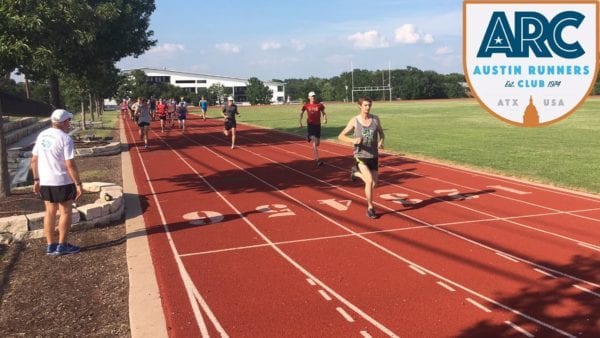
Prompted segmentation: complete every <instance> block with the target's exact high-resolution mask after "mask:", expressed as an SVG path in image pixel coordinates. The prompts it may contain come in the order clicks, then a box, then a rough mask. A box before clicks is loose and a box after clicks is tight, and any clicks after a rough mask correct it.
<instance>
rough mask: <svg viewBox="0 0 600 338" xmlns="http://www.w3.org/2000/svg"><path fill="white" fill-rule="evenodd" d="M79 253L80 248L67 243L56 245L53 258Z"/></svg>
mask: <svg viewBox="0 0 600 338" xmlns="http://www.w3.org/2000/svg"><path fill="white" fill-rule="evenodd" d="M79 251H81V248H80V247H78V246H75V245H72V244H69V243H64V244H58V246H57V247H56V251H54V253H53V255H54V256H62V255H71V254H76V253H79Z"/></svg>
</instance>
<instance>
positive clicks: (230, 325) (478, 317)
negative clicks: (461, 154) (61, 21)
mask: <svg viewBox="0 0 600 338" xmlns="http://www.w3.org/2000/svg"><path fill="white" fill-rule="evenodd" d="M189 122H190V129H189V131H188V133H187V135H181V134H178V133H175V132H170V133H166V134H164V135H162V134H160V133H159V134H160V135H159V134H152V137H153V138H154V141H153V142H152V146H151V150H150V151H148V152H140V153H139V156H137V157H135V156H134V162H135V161H138V163H137V164H136V163H134V166H135V170H136V173H139V175H138V176H137V177H136V180H138V186H140V188H141V190H140V195H141V196H142V197H143V198H144V200H146V201H147V202H146V206H147V207H146V212H145V215H144V217H145V219H146V224H147V225H148V226H149V227H151V229H158V230H154V233H153V234H152V235H151V236H149V240H150V243H151V247H152V248H153V252H152V254H153V259H154V262H155V265H156V269H157V272H156V273H157V278H158V280H159V284H160V285H161V294H163V296H164V297H163V304H165V312H166V313H167V316H168V317H175V318H170V319H169V323H170V325H171V326H172V334H173V335H184V334H185V335H187V334H188V333H193V332H198V333H199V334H201V335H203V334H205V333H206V334H219V333H220V334H223V333H226V334H229V335H231V336H257V335H259V336H260V335H263V336H264V335H281V334H282V333H287V335H290V334H291V335H308V336H310V335H321V336H340V335H344V336H348V335H357V336H358V335H362V336H369V335H372V336H382V335H394V334H397V335H400V336H416V337H430V336H449V337H450V336H519V335H523V336H528V335H537V336H569V335H573V336H578V335H579V333H580V332H582V333H584V334H586V335H587V334H590V333H591V334H592V335H593V334H595V333H597V332H600V330H599V329H598V326H599V325H598V314H597V312H596V313H594V312H593V311H594V310H593V309H594V308H596V309H597V308H598V306H595V305H597V299H598V297H596V296H595V295H594V294H595V293H597V288H596V286H594V285H589V284H586V282H587V281H588V279H592V281H593V278H588V277H590V276H591V275H589V274H588V275H586V276H582V275H581V274H580V272H579V271H567V272H564V269H563V268H564V262H563V260H564V259H565V258H566V257H569V255H571V256H573V254H572V251H571V249H572V248H571V247H566V248H564V249H563V250H562V251H560V250H558V251H557V250H555V252H556V253H557V255H558V258H553V257H552V255H550V254H549V252H548V250H552V249H553V248H558V247H560V246H561V245H563V244H564V243H566V242H568V243H572V244H574V245H573V247H574V248H575V249H573V250H575V251H574V252H575V254H576V255H578V256H581V257H585V258H586V259H589V260H590V261H592V263H589V264H593V260H594V258H595V256H594V254H593V253H592V254H590V248H587V247H584V246H581V245H579V244H578V243H576V242H573V241H569V240H568V239H566V238H563V237H566V235H564V236H563V237H560V236H556V234H555V232H553V231H552V232H550V231H548V232H540V231H537V230H536V229H538V228H537V227H538V225H537V224H536V222H535V218H534V217H528V216H530V215H531V214H530V212H533V213H540V212H545V211H547V212H546V213H547V214H548V215H546V217H547V218H548V219H549V220H551V219H552V218H551V217H550V216H551V215H552V213H555V214H556V213H557V212H558V213H559V215H560V216H565V217H567V216H571V215H570V214H568V213H563V214H560V211H561V210H558V211H548V210H546V209H547V208H555V207H556V206H544V205H542V206H541V207H540V206H539V205H528V206H527V208H531V209H527V210H522V209H520V208H521V207H519V210H518V212H517V213H515V214H511V213H510V212H507V211H506V209H509V210H510V209H511V208H514V209H515V210H516V207H514V206H512V205H511V206H509V207H508V208H487V209H486V205H487V204H488V203H486V202H485V199H486V198H488V197H493V198H496V197H495V195H494V194H498V190H499V189H498V188H496V191H494V192H492V191H489V190H492V188H489V187H487V184H486V186H483V185H481V186H475V188H477V189H472V190H471V189H470V190H464V191H463V190H462V188H463V186H462V185H458V186H457V185H455V186H450V185H448V186H446V185H444V186H442V187H438V186H437V185H433V184H431V181H432V179H431V177H433V176H426V175H422V174H421V169H420V168H421V167H420V165H419V163H418V162H414V163H411V167H410V168H396V166H395V165H389V166H388V165H386V166H384V167H383V168H382V169H383V170H382V179H383V180H384V181H386V182H384V183H383V184H382V185H381V187H379V188H378V196H377V197H376V201H377V203H378V209H379V210H380V211H381V212H383V213H384V214H383V216H382V217H381V218H380V219H379V220H376V221H371V220H368V219H367V218H366V216H365V215H364V213H365V207H364V199H363V197H362V195H363V192H362V188H361V186H360V184H351V183H350V182H349V179H348V175H347V174H348V173H347V171H344V170H340V168H349V165H350V163H351V162H350V161H351V160H350V159H349V158H348V154H347V153H346V154H344V153H342V152H343V151H344V150H345V151H348V149H345V148H343V147H339V146H337V145H330V144H327V143H323V145H322V147H321V148H323V150H324V151H323V153H325V154H327V155H325V156H324V157H325V159H326V161H327V162H326V163H327V165H326V166H325V167H322V168H318V169H317V168H315V166H314V162H312V161H311V160H310V158H307V156H305V155H308V156H310V148H307V147H306V143H305V142H304V143H302V142H296V141H294V140H293V139H286V137H285V136H281V134H277V133H275V132H272V131H268V132H267V131H265V130H261V129H252V128H247V127H244V126H241V128H240V133H239V141H238V144H239V146H240V148H239V149H234V150H231V149H229V146H228V143H227V142H226V141H225V138H224V136H223V135H222V133H220V123H219V121H215V120H209V121H207V122H206V123H202V122H199V121H198V120H196V119H194V118H193V117H192V118H191V119H190V121H189ZM129 127H130V128H131V127H132V126H129ZM129 136H130V137H133V136H134V134H133V132H132V133H131V134H130V135H129ZM159 136H160V137H161V139H159V138H158V137H159ZM329 149H330V150H329ZM135 151H136V150H134V152H135ZM346 170H347V169H346ZM444 180H445V179H444ZM433 181H434V180H433ZM448 182H449V181H448ZM504 184H506V183H504ZM458 188H461V189H460V190H459V189H458ZM451 189H457V190H458V191H457V192H454V191H448V190H451ZM432 190H433V191H432ZM435 190H438V192H437V193H436V192H435ZM440 190H442V191H440ZM465 191H466V192H467V193H474V192H479V193H478V194H477V195H471V196H478V197H476V198H468V197H470V196H469V195H468V194H466V193H465ZM457 195H461V197H458V196H457ZM418 200H420V201H418ZM499 200H502V199H501V198H499ZM513 202H514V203H516V204H514V205H520V204H521V203H520V202H519V201H514V200H511V203H513ZM493 203H496V202H493ZM528 203H531V201H528ZM586 207H587V206H586ZM540 209H542V210H540ZM583 209H584V208H582V209H577V210H583ZM573 210H575V209H573ZM586 212H587V213H590V214H589V215H590V216H586V217H587V218H588V221H589V222H590V224H594V218H593V217H592V216H591V215H592V214H591V213H593V211H582V212H581V214H584V213H586ZM511 215H512V216H511ZM510 217H516V218H518V219H519V220H520V221H521V220H522V219H528V220H532V222H533V224H532V225H528V226H530V228H528V227H526V226H524V225H523V224H518V225H517V224H513V223H511V222H510ZM520 223H522V222H520ZM502 227H505V228H506V230H505V231H504V230H502V231H498V232H496V231H497V229H501V228H502ZM513 227H516V229H519V230H521V233H517V234H516V235H514V236H513V237H510V234H511V233H513V232H514V231H512V230H513ZM438 229H442V230H444V231H440V230H438ZM594 231H595V230H593V229H592V230H589V231H588V233H591V234H593V233H594ZM529 232H530V233H529ZM573 232H574V233H575V232H580V233H581V236H584V235H585V231H581V230H580V229H578V228H577V227H576V226H573ZM505 237H506V238H507V239H506V240H504V238H505ZM498 238H501V239H502V240H501V241H498V240H497V239H498ZM517 239H519V240H522V244H523V246H525V247H527V246H529V244H530V243H533V242H532V241H531V240H532V239H533V240H534V241H538V242H539V243H540V244H539V245H532V246H533V247H534V248H535V249H533V250H531V252H530V251H527V250H524V251H523V252H520V251H517V249H519V247H518V246H512V247H511V246H510V245H509V244H511V243H513V242H514V241H516V240H517ZM581 240H582V241H585V238H581ZM544 242H548V243H547V244H548V247H547V248H542V247H541V246H540V245H542V244H544ZM588 242H590V241H589V240H588ZM588 242H584V243H582V244H586V243H588ZM153 243H154V244H153ZM588 244H590V245H593V244H592V243H588ZM154 247H156V248H158V249H154ZM592 247H593V246H592ZM577 250H580V251H577ZM592 251H593V250H592ZM544 252H545V254H544ZM516 254H518V255H519V256H518V257H516ZM515 258H516V259H515ZM544 259H547V261H545V260H544ZM596 262H597V260H596ZM170 265H175V267H174V268H173V267H169V266H170ZM547 267H549V268H550V269H546V268H547ZM536 269H537V270H536ZM552 269H554V270H556V271H553V270H552ZM540 271H542V272H540ZM595 271H597V269H596V270H595ZM543 272H544V273H546V274H543ZM556 272H559V273H563V274H562V275H557V276H554V277H551V276H552V275H553V274H556ZM568 272H577V274H575V273H573V275H571V274H569V273H568ZM584 277H585V278H584ZM577 278H579V279H577ZM573 285H577V286H578V288H577V287H575V286H573ZM567 286H569V288H568V289H567V288H566V287H567ZM563 288H564V289H565V290H564V291H562V289H563ZM556 290H560V291H561V292H557V291H556ZM585 290H588V291H589V292H588V291H585ZM553 291H554V292H553ZM590 292H591V293H590ZM534 294H535V295H538V296H545V297H551V298H552V299H548V300H545V299H544V298H543V297H533V296H532V295H534ZM594 297H596V298H594ZM523 299H526V300H528V301H529V303H527V302H525V301H522V300H523ZM540 299H542V302H540ZM519 300H521V301H519ZM574 300H577V301H578V303H577V304H572V302H573V301H574ZM535 301H537V302H539V304H538V305H540V306H537V307H536V306H535ZM186 302H187V304H186ZM563 302H564V303H563ZM567 302H568V303H567ZM586 303H587V304H588V306H587V307H585V306H582V305H581V304H586ZM590 308H591V309H592V310H591V311H592V312H591V313H590ZM173 309H176V310H177V311H178V313H177V315H175V316H172V315H171V314H172V313H174V312H173ZM181 318H184V319H182V320H180V319H181ZM194 327H196V328H194Z"/></svg>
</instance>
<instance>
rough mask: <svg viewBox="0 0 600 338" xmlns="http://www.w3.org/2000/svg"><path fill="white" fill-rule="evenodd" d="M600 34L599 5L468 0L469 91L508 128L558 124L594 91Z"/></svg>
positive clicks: (582, 0) (580, 0) (586, 0)
mask: <svg viewBox="0 0 600 338" xmlns="http://www.w3.org/2000/svg"><path fill="white" fill-rule="evenodd" d="M597 32H598V2H597V0H573V1H555V0H546V1H535V0H530V1H514V0H513V1H510V0H504V1H502V0H500V1H494V2H490V1H486V0H464V2H463V63H464V71H465V75H466V78H467V81H468V83H469V86H470V89H471V91H472V93H473V94H474V95H475V97H476V98H477V99H478V100H479V102H480V103H481V104H482V105H483V106H484V107H485V108H486V109H487V110H488V111H489V112H490V113H492V114H493V115H494V116H496V117H498V118H499V119H501V120H503V121H505V122H508V123H510V124H513V125H517V126H525V127H538V126H544V125H549V124H552V123H554V122H557V121H559V120H561V119H563V118H565V117H567V116H568V115H569V114H571V113H572V112H574V111H575V110H576V109H577V108H578V107H579V105H581V104H582V103H583V102H584V100H585V99H586V97H587V96H588V95H589V93H590V92H591V90H592V87H593V85H594V81H595V80H596V75H597V62H598V35H597Z"/></svg>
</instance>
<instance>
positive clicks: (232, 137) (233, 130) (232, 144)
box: [231, 128, 235, 149]
mask: <svg viewBox="0 0 600 338" xmlns="http://www.w3.org/2000/svg"><path fill="white" fill-rule="evenodd" d="M233 148H235V128H231V149H233Z"/></svg>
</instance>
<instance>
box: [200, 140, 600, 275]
mask: <svg viewBox="0 0 600 338" xmlns="http://www.w3.org/2000/svg"><path fill="white" fill-rule="evenodd" d="M213 138H214V139H217V138H216V137H214V136H213ZM246 138H247V139H250V140H252V139H251V138H248V137H246ZM197 144H199V145H201V144H200V143H197ZM263 144H264V145H265V146H267V147H270V148H275V149H279V150H281V151H284V152H287V151H286V150H285V149H283V148H280V147H278V146H273V145H269V144H265V143H263ZM240 149H242V150H244V151H246V152H248V153H250V154H253V155H256V156H258V157H261V158H264V159H266V160H267V161H270V162H272V163H275V164H277V165H279V166H281V167H284V168H287V169H289V170H291V171H294V172H296V173H298V174H300V175H303V176H306V177H308V178H311V179H313V180H315V181H317V182H320V183H322V184H325V185H328V186H330V187H333V188H335V189H338V190H340V191H343V192H345V193H347V194H349V195H353V196H355V197H357V198H364V197H363V196H362V195H358V194H355V193H353V192H351V191H349V190H347V189H344V188H342V187H340V186H337V185H334V184H331V183H329V182H326V181H323V180H321V179H320V178H318V177H314V176H311V175H309V174H307V173H305V172H302V171H300V170H297V169H295V168H292V167H290V166H288V165H285V164H283V163H280V162H277V161H275V160H272V159H271V158H269V157H266V156H264V155H261V154H259V153H256V152H254V151H251V150H248V149H245V148H240ZM293 154H294V155H296V156H298V157H301V158H305V159H311V158H310V157H308V156H305V155H300V154H298V153H293ZM326 165H329V166H331V167H333V168H337V169H340V170H346V169H345V168H341V167H339V166H336V165H332V164H329V163H326ZM387 184H388V185H390V186H394V187H400V186H398V185H397V184H393V183H390V182H387ZM400 188H402V187H400ZM405 189H406V190H410V191H413V192H415V193H417V194H420V195H423V196H429V197H432V196H430V195H427V194H424V193H421V192H419V191H416V190H412V189H408V188H405ZM434 199H435V198H434ZM448 203H450V204H452V205H455V206H457V207H460V208H464V209H467V210H472V211H474V212H477V213H480V214H484V215H487V216H490V217H493V218H496V219H498V220H502V219H501V218H498V217H496V216H494V215H490V214H487V213H485V212H483V211H479V210H475V209H472V208H469V207H465V206H463V205H460V204H456V203H454V202H448ZM375 204H376V205H377V206H379V207H381V208H383V209H386V210H388V211H391V212H392V213H394V214H399V215H400V216H401V217H404V218H407V219H410V220H413V221H415V222H417V223H420V224H423V225H425V226H429V227H431V228H433V229H435V230H438V231H441V232H443V233H445V234H448V235H450V236H453V237H456V238H460V239H462V240H464V241H466V242H469V243H471V244H474V245H476V246H479V247H482V248H485V249H487V250H490V251H494V252H499V251H498V250H496V249H495V248H492V247H491V246H489V245H486V244H483V243H481V242H478V241H476V240H472V239H470V238H467V237H465V236H462V235H459V234H457V233H455V232H452V231H450V230H447V229H444V228H442V227H436V226H434V225H432V224H430V223H428V222H426V221H424V220H421V219H419V218H416V217H414V216H411V215H408V214H405V213H402V212H399V211H396V210H394V209H392V208H389V207H388V206H386V205H384V204H381V203H379V202H375ZM311 209H312V208H311ZM327 219H329V218H327ZM507 223H511V224H515V225H518V226H522V227H525V228H530V229H532V230H535V231H538V232H542V233H547V234H550V235H553V236H556V237H559V238H563V239H567V240H570V241H574V242H575V241H576V240H575V239H572V238H569V237H566V236H562V235H558V234H554V233H551V232H548V231H545V230H540V229H537V228H534V227H529V226H526V225H523V224H520V223H517V222H513V221H510V220H507ZM336 224H337V223H336ZM346 230H347V231H349V232H350V233H353V234H356V235H357V236H359V237H361V238H362V237H363V236H360V235H359V234H358V233H356V232H353V231H351V230H349V229H346ZM365 240H367V239H365ZM505 254H508V253H505ZM519 260H520V261H521V262H524V263H527V264H529V265H531V266H534V267H539V268H543V269H546V270H548V271H552V272H553V273H555V274H557V275H560V276H563V277H566V278H570V279H573V280H576V281H578V282H581V283H584V284H587V285H590V286H594V287H600V284H596V283H594V282H590V281H587V280H584V279H581V278H579V277H577V276H573V275H570V274H567V273H564V272H561V271H558V270H554V269H552V268H549V267H545V266H542V265H539V264H537V263H535V262H533V261H530V260H527V259H524V258H519Z"/></svg>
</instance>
